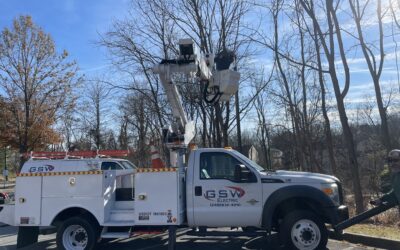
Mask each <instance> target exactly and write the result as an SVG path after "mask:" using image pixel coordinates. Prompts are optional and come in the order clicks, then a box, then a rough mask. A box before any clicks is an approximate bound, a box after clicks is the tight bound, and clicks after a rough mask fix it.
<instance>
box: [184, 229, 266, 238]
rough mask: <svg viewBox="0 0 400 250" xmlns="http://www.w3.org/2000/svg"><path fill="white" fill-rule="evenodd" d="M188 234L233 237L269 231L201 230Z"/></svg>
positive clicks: (262, 234) (260, 234)
mask: <svg viewBox="0 0 400 250" xmlns="http://www.w3.org/2000/svg"><path fill="white" fill-rule="evenodd" d="M186 235H190V236H199V237H207V236H214V237H215V236H217V237H218V236H232V237H239V236H249V237H254V236H266V235H267V233H266V232H265V231H255V232H240V231H233V232H229V231H228V232H223V231H209V232H200V231H194V230H192V231H189V232H187V233H186Z"/></svg>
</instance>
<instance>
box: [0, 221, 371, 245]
mask: <svg viewBox="0 0 400 250" xmlns="http://www.w3.org/2000/svg"><path fill="white" fill-rule="evenodd" d="M227 230H229V229H227ZM185 232H186V231H185V230H180V231H178V233H177V250H184V249H185V250H186V249H190V250H204V249H207V250H220V249H222V250H224V249H226V250H228V249H229V250H234V249H246V250H256V249H257V250H258V249H268V250H275V249H276V250H278V249H280V248H279V247H278V246H277V238H276V237H272V240H271V242H267V241H266V240H265V238H264V237H256V238H250V237H226V236H223V237H222V236H221V237H195V236H188V235H186V234H185ZM16 234H17V228H16V227H11V226H0V249H1V250H11V249H16V246H15V245H16V240H17V236H16ZM167 244H168V235H167V234H166V233H165V234H158V235H143V236H138V237H134V238H130V239H121V240H118V239H117V240H112V241H109V242H106V243H101V244H100V245H99V247H98V249H99V250H111V249H113V250H115V249H118V250H128V249H129V250H150V249H151V250H166V249H167V248H168V247H167ZM24 249H25V250H27V249H30V250H39V249H40V250H42V249H57V247H56V242H55V234H50V235H40V236H39V242H38V243H37V244H34V245H32V246H30V247H28V248H24ZM327 249H329V250H367V249H368V250H369V249H375V248H369V247H366V246H361V245H354V244H350V243H348V242H341V241H336V240H329V243H328V248H327Z"/></svg>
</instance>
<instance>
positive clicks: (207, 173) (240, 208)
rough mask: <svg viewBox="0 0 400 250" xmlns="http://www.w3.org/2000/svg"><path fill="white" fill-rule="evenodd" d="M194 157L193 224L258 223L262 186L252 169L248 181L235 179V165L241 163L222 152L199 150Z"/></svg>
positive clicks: (259, 219)
mask: <svg viewBox="0 0 400 250" xmlns="http://www.w3.org/2000/svg"><path fill="white" fill-rule="evenodd" d="M197 160H198V161H199V162H197V164H198V166H199V170H198V173H195V180H194V189H195V190H194V191H195V196H194V222H195V224H196V225H197V226H259V225H260V221H261V211H262V189H261V182H260V180H259V179H258V177H256V175H255V174H254V172H252V173H251V174H252V175H254V176H253V177H254V178H253V180H252V181H247V182H243V181H238V180H237V178H236V177H235V166H236V165H238V164H243V163H242V162H241V161H240V160H239V159H237V158H236V157H235V156H233V155H231V154H229V153H226V152H202V153H201V154H200V157H199V158H197ZM243 165H244V164H243ZM246 168H248V169H250V168H249V167H246ZM250 170H251V169H250ZM251 171H254V170H251Z"/></svg>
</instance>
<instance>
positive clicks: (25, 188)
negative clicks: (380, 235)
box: [0, 40, 348, 250]
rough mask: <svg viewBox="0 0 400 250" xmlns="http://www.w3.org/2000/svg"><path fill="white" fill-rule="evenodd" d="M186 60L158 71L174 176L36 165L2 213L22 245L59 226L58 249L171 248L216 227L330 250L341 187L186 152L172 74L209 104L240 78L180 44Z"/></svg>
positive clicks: (228, 152) (185, 127)
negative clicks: (159, 241) (191, 79)
mask: <svg viewBox="0 0 400 250" xmlns="http://www.w3.org/2000/svg"><path fill="white" fill-rule="evenodd" d="M180 51H181V55H180V58H179V59H177V60H164V61H163V62H162V63H161V64H160V65H158V66H157V67H156V68H155V69H154V71H155V72H156V73H157V74H159V75H160V79H161V81H162V83H163V86H164V89H165V91H166V93H167V98H168V100H169V101H170V103H171V108H172V112H173V116H174V121H173V124H172V127H171V128H169V129H168V130H165V131H164V132H165V138H164V139H165V143H166V145H167V146H168V148H169V149H170V159H171V163H170V165H169V167H168V168H158V169H152V168H134V167H133V170H121V169H119V170H118V169H112V168H107V169H106V168H103V169H102V167H101V166H102V163H100V162H103V161H113V162H116V163H117V164H119V165H120V166H121V168H122V165H123V163H122V162H123V160H118V159H117V160H116V159H112V160H111V159H104V158H102V159H100V158H91V159H71V160H69V159H63V160H29V161H28V162H26V163H25V165H24V166H23V168H22V170H21V173H20V174H19V176H18V177H17V180H16V190H15V203H14V204H4V205H0V210H1V211H0V221H1V222H3V223H7V224H10V225H14V226H18V227H19V230H20V231H19V235H18V237H19V241H20V242H21V244H20V246H25V245H27V244H30V243H32V242H34V241H35V240H37V231H38V227H41V226H55V227H56V228H57V246H58V248H59V249H68V250H69V249H71V250H74V249H94V248H95V245H96V243H97V242H98V241H99V240H100V239H102V238H129V237H132V236H134V235H135V234H137V233H138V232H143V231H155V230H167V229H168V230H169V248H170V249H174V248H175V241H176V238H175V237H176V229H177V228H178V227H187V228H192V229H193V230H192V231H191V232H190V234H194V235H202V236H207V235H212V234H213V232H208V231H207V228H210V227H240V228H242V232H240V233H238V232H237V231H233V232H230V231H228V232H226V234H227V235H238V234H241V235H259V234H263V235H266V236H267V235H270V234H271V232H272V231H276V232H279V234H280V237H281V239H282V244H284V245H285V246H286V247H287V248H291V249H307V250H311V249H321V248H322V247H325V245H326V244H327V240H328V232H327V229H326V226H325V224H332V225H336V224H337V223H339V222H340V221H342V220H344V219H347V218H348V210H347V207H346V206H344V205H343V196H342V188H341V183H340V182H339V180H338V179H337V178H335V177H333V176H328V175H322V174H313V173H305V172H290V171H266V170H265V169H264V168H262V167H260V166H259V165H257V164H256V163H255V162H253V161H251V160H249V159H248V158H246V157H245V156H243V155H242V154H240V153H239V152H237V151H235V150H233V149H230V148H200V149H194V150H191V151H190V152H189V150H188V147H187V145H188V143H189V142H190V141H191V139H192V138H193V135H194V131H193V128H194V126H193V123H192V122H188V121H187V119H186V116H185V113H184V112H183V108H182V106H181V103H180V96H179V92H178V88H177V86H176V85H174V84H172V81H171V78H172V77H171V75H172V74H175V73H188V74H191V73H195V77H196V78H199V81H202V84H204V98H206V99H207V100H208V101H209V102H214V101H224V100H227V99H228V97H229V96H231V95H232V94H234V93H235V92H236V91H237V87H238V80H239V75H238V73H237V72H235V71H232V70H231V69H227V68H226V67H222V66H219V67H218V65H217V67H216V68H217V70H215V69H214V57H213V56H212V55H201V54H199V53H198V52H196V51H195V49H194V46H193V42H191V40H181V41H180ZM226 54H229V53H226ZM222 61H223V60H222ZM230 61H231V58H228V59H227V61H225V64H226V65H229V64H230ZM219 62H221V60H219ZM217 64H218V62H217ZM221 64H223V63H221ZM187 154H189V157H188V159H187V160H185V155H187ZM78 162H79V163H78ZM50 166H51V167H50ZM39 169H40V170H39ZM129 171H131V172H129ZM119 194H121V195H119ZM219 234H220V233H219ZM32 235H36V239H32V238H34V236H32Z"/></svg>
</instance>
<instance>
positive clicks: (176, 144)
mask: <svg viewBox="0 0 400 250" xmlns="http://www.w3.org/2000/svg"><path fill="white" fill-rule="evenodd" d="M214 58H215V56H214V54H212V53H208V54H204V53H201V52H200V51H199V49H198V47H197V46H195V44H194V42H193V40H192V39H181V40H179V56H178V58H177V59H172V60H166V59H165V60H162V61H161V62H160V64H158V65H157V66H155V67H154V68H153V72H154V73H156V74H158V75H159V77H160V80H161V83H162V86H163V88H164V91H165V94H166V96H167V99H168V102H169V104H170V106H171V110H172V116H173V121H172V123H171V126H168V127H166V128H164V129H163V136H164V138H163V139H164V143H165V145H166V146H167V148H169V149H170V159H171V160H170V165H171V166H172V167H178V166H179V165H178V164H179V162H180V161H182V163H183V159H179V154H181V155H182V156H183V154H184V151H185V150H181V149H186V148H187V147H188V145H189V143H190V142H191V140H192V139H193V137H194V136H195V124H194V122H193V121H189V120H188V118H187V116H186V113H185V111H184V109H183V106H182V101H181V96H180V94H179V90H178V88H177V85H176V84H175V83H174V81H173V79H174V75H177V74H179V75H186V76H187V77H189V78H191V79H194V80H195V83H197V84H199V85H203V86H204V87H203V90H202V91H203V93H202V94H203V98H204V100H205V101H206V102H207V103H216V102H218V101H228V100H229V99H230V98H231V96H233V95H234V94H235V93H236V92H237V90H238V87H239V79H240V74H239V72H237V71H234V70H232V69H230V68H229V66H230V65H231V63H232V62H234V55H233V53H232V52H230V53H226V51H223V52H221V53H220V54H218V55H217V57H216V62H214ZM179 151H181V153H179Z"/></svg>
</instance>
